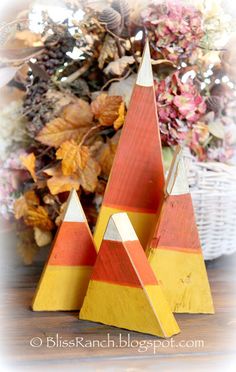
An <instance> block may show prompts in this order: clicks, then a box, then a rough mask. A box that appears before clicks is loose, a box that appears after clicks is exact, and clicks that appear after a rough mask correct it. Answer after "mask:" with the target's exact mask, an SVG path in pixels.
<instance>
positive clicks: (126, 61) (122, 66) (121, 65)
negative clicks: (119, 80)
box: [103, 56, 135, 76]
mask: <svg viewBox="0 0 236 372" xmlns="http://www.w3.org/2000/svg"><path fill="white" fill-rule="evenodd" d="M134 61H135V60H134V57H133V56H124V57H121V58H118V59H116V60H115V61H112V62H110V63H109V65H108V66H107V67H106V68H105V69H104V70H103V71H104V73H105V74H106V75H109V74H111V75H117V76H121V75H122V74H123V73H124V72H125V70H126V69H127V67H128V66H129V65H132V64H133V63H134Z"/></svg>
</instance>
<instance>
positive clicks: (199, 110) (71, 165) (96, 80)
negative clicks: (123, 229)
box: [0, 0, 236, 263]
mask: <svg viewBox="0 0 236 372" xmlns="http://www.w3.org/2000/svg"><path fill="white" fill-rule="evenodd" d="M202 6H203V5H202ZM98 8H99V7H98ZM141 8H142V9H141V10H140V4H139V3H137V4H136V7H135V8H134V7H132V6H130V5H129V3H128V2H127V1H126V0H113V1H112V2H111V4H110V5H106V6H105V7H103V8H102V10H97V9H94V8H93V6H92V5H91V4H90V2H89V1H88V2H86V3H85V4H84V3H83V2H80V1H65V9H66V10H67V12H66V13H65V14H66V15H65V16H64V18H63V21H61V22H58V21H55V20H54V19H53V17H52V15H50V12H49V11H48V12H45V11H42V10H41V11H40V14H41V21H40V26H41V29H40V32H37V33H36V32H35V31H34V27H32V14H34V12H35V8H34V7H33V8H32V9H30V10H29V11H28V16H27V19H26V20H25V19H21V17H19V19H17V20H16V22H13V24H12V25H10V26H9V24H7V25H3V26H1V29H2V33H1V34H2V39H1V44H2V47H1V50H0V57H1V69H0V80H1V86H4V85H6V84H7V87H5V88H2V89H1V90H3V89H8V91H9V89H11V90H12V89H15V90H17V91H20V90H21V92H22V93H21V94H20V98H19V99H18V100H17V101H14V102H12V103H11V104H10V105H8V106H5V107H2V110H1V113H0V116H1V126H2V128H3V129H2V134H3V135H2V139H1V142H2V143H1V144H0V151H1V153H0V156H1V164H2V166H1V176H2V177H1V181H0V183H1V185H0V186H1V187H0V193H1V199H2V202H1V210H0V212H1V214H2V215H3V216H4V217H5V218H7V219H11V220H12V219H13V216H14V219H15V220H16V224H17V230H18V235H19V239H18V241H19V243H18V244H19V247H18V250H19V252H20V253H21V255H22V256H23V257H24V260H25V262H26V263H30V262H31V261H32V259H33V256H34V255H35V253H37V251H38V249H39V247H42V246H45V245H46V244H48V243H50V241H51V239H52V237H53V233H54V231H55V228H56V226H57V225H58V224H60V221H61V215H62V212H63V208H64V205H65V203H64V202H65V199H66V197H67V195H68V192H69V191H70V190H71V188H75V189H76V190H78V192H79V194H80V198H81V202H82V204H83V207H84V209H85V212H86V214H87V217H88V220H89V223H90V225H91V227H93V226H94V225H95V223H96V218H97V213H98V210H99V206H100V204H101V200H102V197H103V193H104V190H105V187H106V182H107V180H108V177H109V172H110V170H111V166H112V161H113V158H114V155H115V152H116V148H117V144H118V141H119V136H120V133H121V130H122V125H123V123H124V119H125V114H126V110H127V107H128V104H129V98H130V94H131V92H132V86H133V84H134V81H135V78H136V73H137V69H138V66H139V61H140V56H141V53H142V50H143V46H144V43H145V39H146V38H147V37H148V38H149V40H150V46H151V54H152V63H153V71H154V77H155V90H156V100H157V107H158V115H159V120H160V130H161V137H162V142H163V146H164V148H163V153H164V158H165V161H166V163H167V164H168V162H169V160H170V159H169V157H170V155H171V153H172V147H173V146H175V145H176V144H178V143H186V144H187V145H188V146H189V147H190V149H191V151H192V153H193V154H194V155H196V156H197V157H198V158H199V159H200V160H202V161H207V160H217V161H228V160H230V159H232V157H233V156H234V146H235V142H236V141H235V137H236V134H235V133H236V131H235V118H234V116H235V112H236V110H234V105H235V104H234V100H233V99H232V97H233V95H235V90H234V79H235V76H234V74H235V72H234V71H232V69H230V68H229V65H230V64H229V63H228V64H227V61H230V60H231V59H232V58H233V55H232V53H229V49H227V46H226V47H225V46H222V47H219V46H217V47H215V46H214V45H213V43H212V42H210V41H209V40H210V36H209V35H210V33H212V30H214V27H216V26H215V24H214V22H215V19H216V18H217V17H219V15H221V17H222V9H220V8H219V9H216V10H215V12H216V14H213V13H211V14H210V15H209V13H207V12H205V11H204V9H203V8H202V7H200V8H199V7H198V9H197V8H195V7H194V6H192V5H186V3H184V2H178V3H176V2H174V1H162V2H158V3H156V4H153V3H150V4H149V5H147V6H145V7H142V6H141ZM213 8H214V7H213V6H212V9H213ZM214 9H215V8H214ZM208 10H209V8H208ZM30 20H31V21H30ZM224 21H225V20H224ZM229 24H230V21H229V20H228V19H227V22H225V24H224V30H226V29H227V27H228V28H230V27H231V26H229ZM230 25H231V24H230ZM222 27H223V26H222ZM4 30H5V33H4V32H3V31H4ZM227 30H228V29H227ZM207 36H209V37H207ZM13 47H14V49H13ZM212 53H213V54H212ZM18 96H19V95H18Z"/></svg>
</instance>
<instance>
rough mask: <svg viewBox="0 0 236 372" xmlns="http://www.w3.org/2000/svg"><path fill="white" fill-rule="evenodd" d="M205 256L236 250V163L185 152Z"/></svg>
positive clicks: (212, 257)
mask: <svg viewBox="0 0 236 372" xmlns="http://www.w3.org/2000/svg"><path fill="white" fill-rule="evenodd" d="M184 156H185V160H186V165H187V169H188V177H189V184H190V191H191V195H192V199H193V205H194V209H195V216H196V221H197V225H198V229H199V234H200V239H201V243H202V249H203V254H204V258H205V259H206V260H212V259H214V258H217V257H219V256H221V255H224V254H227V255H228V254H231V253H233V252H235V251H236V167H235V166H230V165H226V164H222V163H215V162H214V163H200V162H197V161H196V160H194V158H193V157H192V156H191V155H190V154H189V152H187V151H186V152H185V153H184Z"/></svg>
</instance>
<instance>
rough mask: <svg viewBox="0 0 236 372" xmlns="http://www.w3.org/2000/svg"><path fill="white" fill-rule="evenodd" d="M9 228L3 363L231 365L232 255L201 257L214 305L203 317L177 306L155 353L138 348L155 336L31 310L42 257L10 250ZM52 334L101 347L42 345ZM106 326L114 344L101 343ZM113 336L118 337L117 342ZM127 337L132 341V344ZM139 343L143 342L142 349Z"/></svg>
mask: <svg viewBox="0 0 236 372" xmlns="http://www.w3.org/2000/svg"><path fill="white" fill-rule="evenodd" d="M13 235H14V234H12V233H10V234H8V235H4V236H0V247H1V249H2V251H1V257H2V260H1V262H0V273H1V274H0V275H1V287H2V288H1V295H2V297H1V298H2V301H1V306H0V316H1V319H4V321H2V324H1V328H2V337H1V340H0V343H1V346H0V349H1V352H2V355H1V367H2V369H3V370H5V371H8V370H14V371H42V370H45V371H55V370H57V371H65V369H66V370H67V371H73V372H74V371H75V369H77V370H78V369H79V370H80V371H89V372H90V371H91V372H92V371H96V370H103V371H111V370H115V371H127V370H132V371H144V370H145V371H156V370H157V369H158V370H161V371H164V372H170V371H173V372H183V371H184V372H189V371H194V372H199V371H204V372H205V371H214V372H222V371H224V370H225V371H227V372H235V331H236V278H235V265H236V255H233V256H228V257H222V258H220V259H218V260H214V261H212V262H211V263H209V264H208V265H207V271H208V276H209V280H210V284H211V287H212V293H213V298H214V303H215V308H216V313H215V314H214V315H212V316H210V317H209V315H206V314H196V315H192V314H176V318H177V321H178V323H179V325H180V327H181V333H180V334H179V335H176V336H175V337H174V338H173V342H174V345H173V346H171V344H170V340H163V342H164V344H163V345H162V344H159V346H158V348H157V349H156V352H155V353H154V349H153V347H148V348H147V349H145V343H147V342H154V341H156V340H157V341H158V342H160V341H161V340H160V339H158V338H156V337H155V336H150V335H145V334H143V333H138V332H131V331H126V330H124V329H119V328H115V327H111V326H106V325H103V324H99V323H92V322H89V321H88V322H87V321H82V320H78V319H77V315H78V313H77V312H56V313H49V312H40V313H38V312H32V311H31V310H30V309H29V305H30V302H31V298H32V296H33V292H34V287H35V285H36V283H37V281H38V279H39V277H40V275H41V271H42V263H40V262H39V261H38V262H37V263H34V265H33V266H30V267H24V266H22V264H21V262H20V260H19V258H18V257H17V256H16V251H15V242H14V240H13V239H12V237H13ZM13 255H14V257H12V256H13ZM57 334H58V336H59V337H60V338H61V340H72V339H75V338H76V337H79V338H82V339H83V342H84V343H85V342H89V341H90V342H91V341H93V340H97V341H99V342H101V343H102V342H103V347H102V344H101V345H100V346H99V345H98V343H95V344H94V346H91V347H87V348H86V347H82V346H81V347H64V348H62V347H50V348H49V347H47V337H53V338H54V339H55V340H56V335H57ZM108 334H109V335H110V339H111V340H114V342H115V347H112V344H110V345H109V344H108V343H107V344H106V343H105V342H106V340H107V338H108ZM33 337H40V338H42V346H41V347H39V348H35V347H32V346H30V341H31V340H32V338H33ZM120 340H123V344H121V343H120V344H119V342H120ZM128 340H130V341H131V342H133V347H131V345H130V344H128ZM197 340H202V341H203V343H204V345H203V347H198V346H197V345H194V343H195V342H196V341H197ZM104 341H105V342H104ZM125 341H126V344H125ZM167 341H168V342H169V344H167ZM183 341H185V342H184V343H183V344H182V346H180V345H179V343H180V342H183ZM186 342H187V343H188V342H189V343H190V344H189V345H187V344H186ZM135 343H136V344H135ZM191 344H192V346H190V345H191ZM140 345H143V346H142V347H141V349H142V352H141V351H140ZM116 346H117V347H116Z"/></svg>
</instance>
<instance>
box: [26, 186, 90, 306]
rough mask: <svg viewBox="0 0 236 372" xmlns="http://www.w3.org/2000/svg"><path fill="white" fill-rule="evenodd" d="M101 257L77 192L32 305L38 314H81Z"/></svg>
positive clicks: (72, 192)
mask: <svg viewBox="0 0 236 372" xmlns="http://www.w3.org/2000/svg"><path fill="white" fill-rule="evenodd" d="M96 257H97V253H96V249H95V245H94V242H93V237H92V235H91V232H90V229H89V226H88V223H87V220H86V217H85V214H84V212H83V208H82V206H81V204H80V201H79V198H78V196H77V193H76V191H75V190H72V191H71V193H70V196H69V198H68V202H67V206H66V210H65V214H64V218H63V221H62V223H61V226H60V227H59V229H58V232H57V235H56V237H55V240H54V243H53V247H52V250H51V253H50V256H49V259H48V261H47V263H46V265H45V268H44V271H43V273H42V276H41V279H40V281H39V284H38V287H37V289H36V293H35V296H34V299H33V303H32V309H33V310H34V311H53V310H79V309H80V308H81V305H82V302H83V300H84V296H85V293H86V290H87V287H88V283H89V279H90V275H91V270H92V266H93V265H94V263H95V260H96Z"/></svg>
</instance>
